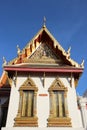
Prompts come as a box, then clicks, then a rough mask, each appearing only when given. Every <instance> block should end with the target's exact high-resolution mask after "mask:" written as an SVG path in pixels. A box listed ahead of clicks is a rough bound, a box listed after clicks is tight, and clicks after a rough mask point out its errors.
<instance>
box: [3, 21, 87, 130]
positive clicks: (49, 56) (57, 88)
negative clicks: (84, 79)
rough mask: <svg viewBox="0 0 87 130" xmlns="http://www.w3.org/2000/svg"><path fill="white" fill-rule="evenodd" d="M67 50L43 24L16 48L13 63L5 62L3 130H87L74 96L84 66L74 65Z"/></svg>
mask: <svg viewBox="0 0 87 130" xmlns="http://www.w3.org/2000/svg"><path fill="white" fill-rule="evenodd" d="M70 50H71V48H69V49H68V50H67V51H65V50H64V49H63V47H62V46H61V45H60V43H59V42H58V41H57V40H56V39H55V38H54V36H53V35H52V34H51V33H50V31H49V30H48V29H47V27H46V25H45V23H44V25H43V26H42V28H41V29H40V30H39V31H38V33H37V34H36V35H35V36H34V37H33V38H32V39H31V40H30V41H29V42H28V43H27V45H26V46H25V48H23V49H22V50H20V48H19V46H17V57H16V58H15V59H12V60H11V61H10V62H8V63H7V62H6V60H5V58H4V63H3V69H4V71H3V74H2V76H1V78H0V111H1V113H0V123H1V124H0V125H1V127H2V130H13V129H14V130H19V129H20V130H21V129H22V130H31V129H32V130H41V129H51V130H55V129H57V130H64V129H66V130H85V129H86V125H84V120H83V119H82V117H83V115H82V114H83V113H82V112H81V109H80V108H81V107H80V105H79V104H80V102H78V98H77V95H76V87H77V84H78V82H79V80H80V76H81V74H82V73H83V70H84V64H83V62H82V64H78V63H77V62H76V61H74V60H73V59H72V58H71V57H70V53H71V52H70ZM85 111H86V110H85ZM86 112H87V111H86ZM86 123H87V122H86ZM86 123H85V124H86Z"/></svg>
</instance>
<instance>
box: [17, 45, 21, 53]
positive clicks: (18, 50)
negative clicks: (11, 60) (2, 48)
mask: <svg viewBox="0 0 87 130" xmlns="http://www.w3.org/2000/svg"><path fill="white" fill-rule="evenodd" d="M20 53H21V50H20V48H19V45H17V54H18V55H19V54H20Z"/></svg>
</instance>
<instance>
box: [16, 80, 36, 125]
mask: <svg viewBox="0 0 87 130" xmlns="http://www.w3.org/2000/svg"><path fill="white" fill-rule="evenodd" d="M37 91H38V89H37V87H36V85H35V83H34V81H33V80H32V79H31V78H28V79H27V80H26V81H25V82H24V83H23V85H22V86H21V87H20V89H19V94H20V99H19V108H18V113H17V116H16V118H15V123H14V126H26V127H28V126H30V127H37V126H38V121H37V120H38V118H37Z"/></svg>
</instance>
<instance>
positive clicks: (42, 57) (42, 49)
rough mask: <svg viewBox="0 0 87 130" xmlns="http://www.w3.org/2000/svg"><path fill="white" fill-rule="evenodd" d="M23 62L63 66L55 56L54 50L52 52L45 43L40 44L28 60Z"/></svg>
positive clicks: (61, 61)
mask: <svg viewBox="0 0 87 130" xmlns="http://www.w3.org/2000/svg"><path fill="white" fill-rule="evenodd" d="M25 62H28V63H45V64H50V63H51V64H57V65H63V64H64V62H63V60H62V59H61V58H60V56H58V55H56V53H55V52H54V50H52V48H50V46H49V45H48V43H46V42H42V43H41V44H40V45H39V47H38V48H37V49H36V50H35V51H34V53H33V54H32V55H31V56H30V57H29V58H28V59H25Z"/></svg>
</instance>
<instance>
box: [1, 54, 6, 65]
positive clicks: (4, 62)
mask: <svg viewBox="0 0 87 130" xmlns="http://www.w3.org/2000/svg"><path fill="white" fill-rule="evenodd" d="M6 64H7V61H6V59H5V57H4V56H3V64H2V66H5V65H6Z"/></svg>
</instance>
